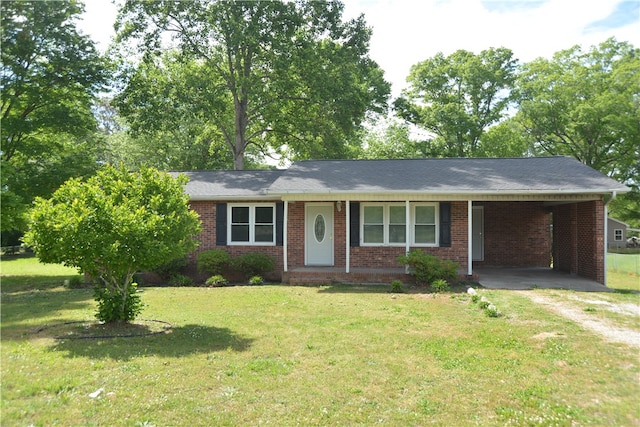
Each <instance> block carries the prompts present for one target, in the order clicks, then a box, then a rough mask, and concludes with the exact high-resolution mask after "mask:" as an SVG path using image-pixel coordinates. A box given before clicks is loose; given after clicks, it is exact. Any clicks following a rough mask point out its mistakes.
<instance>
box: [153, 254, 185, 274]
mask: <svg viewBox="0 0 640 427" xmlns="http://www.w3.org/2000/svg"><path fill="white" fill-rule="evenodd" d="M186 266H187V257H186V256H183V257H178V258H175V259H173V260H171V261H168V262H165V263H163V264H160V265H159V266H157V267H155V268H154V269H153V270H152V271H153V272H154V273H156V274H158V276H160V278H161V279H162V280H168V279H170V278H171V277H172V276H175V275H176V274H180V273H181V272H182V269H183V268H185V267H186Z"/></svg>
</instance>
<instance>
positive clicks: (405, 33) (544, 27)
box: [79, 0, 640, 97]
mask: <svg viewBox="0 0 640 427" xmlns="http://www.w3.org/2000/svg"><path fill="white" fill-rule="evenodd" d="M343 1H344V3H345V11H344V18H345V19H349V18H355V17H357V16H359V15H360V14H364V16H365V20H366V22H367V24H368V25H369V26H370V27H371V28H372V30H373V34H372V37H371V46H370V57H371V58H372V59H373V60H374V61H376V62H377V63H378V65H379V66H380V67H381V68H382V69H383V70H384V71H385V78H386V79H387V80H388V81H389V82H390V83H391V84H392V96H393V97H397V96H398V95H399V94H400V91H401V90H402V89H404V88H406V86H407V85H406V78H407V76H408V75H409V72H410V69H411V66H412V65H414V64H416V63H418V62H421V61H424V60H426V59H428V58H431V57H433V56H434V55H436V54H437V53H438V52H442V53H443V54H445V55H449V54H451V53H453V52H455V51H456V50H458V49H465V50H468V51H471V52H474V53H479V52H480V51H482V50H485V49H488V48H491V47H495V48H497V47H506V48H509V49H511V50H512V51H513V52H514V56H515V57H516V58H518V59H519V60H520V61H521V62H529V61H531V60H533V59H535V58H538V57H544V58H551V57H552V56H553V54H554V53H555V52H558V51H560V50H564V49H568V48H570V47H572V46H574V45H580V46H582V47H583V48H584V49H585V50H587V49H589V47H591V46H593V45H597V44H599V43H601V42H603V41H604V40H606V39H607V38H609V37H615V38H616V39H617V40H618V41H628V42H630V43H632V44H633V45H634V46H636V47H640V0H343ZM85 5H86V7H85V9H86V11H85V14H84V20H83V21H81V22H79V27H80V29H81V31H82V32H84V33H85V34H88V35H90V36H91V37H92V38H93V39H94V40H95V41H96V43H98V48H99V49H100V50H102V51H104V50H106V48H107V46H108V44H109V42H110V39H111V37H112V36H113V34H114V31H113V22H114V20H115V16H116V6H115V5H114V4H113V3H112V0H85Z"/></svg>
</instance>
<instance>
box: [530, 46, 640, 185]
mask: <svg viewBox="0 0 640 427" xmlns="http://www.w3.org/2000/svg"><path fill="white" fill-rule="evenodd" d="M639 75H640V49H637V48H635V47H633V46H632V45H630V44H629V43H626V42H617V41H616V40H615V39H609V40H606V41H605V42H603V43H601V44H600V45H599V46H594V47H592V48H591V49H590V50H589V51H587V52H583V50H582V49H581V48H580V47H579V46H574V47H572V48H571V49H568V50H564V51H560V52H557V53H556V54H555V55H554V56H553V59H552V60H547V59H543V58H540V59H537V60H535V61H533V62H531V63H528V64H525V66H524V67H523V71H522V74H521V76H520V79H519V83H518V86H519V91H520V105H519V110H518V118H519V120H520V122H521V123H522V124H523V125H524V126H525V128H526V129H527V132H528V133H529V135H530V136H531V137H532V138H533V140H534V141H535V149H536V150H537V152H538V153H542V154H546V155H565V156H572V157H575V158H576V159H578V160H580V161H581V162H583V163H585V164H587V165H589V166H591V167H593V168H594V169H597V170H599V171H601V172H602V173H605V174H607V175H610V176H613V177H614V178H617V179H619V180H621V181H626V180H629V179H630V178H633V177H634V175H635V174H634V172H635V173H637V168H638V158H640V152H639V147H640V96H639V95H638V94H640V79H638V76H639ZM635 181H636V183H637V182H638V180H637V175H635Z"/></svg>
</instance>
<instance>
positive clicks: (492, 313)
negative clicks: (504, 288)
mask: <svg viewBox="0 0 640 427" xmlns="http://www.w3.org/2000/svg"><path fill="white" fill-rule="evenodd" d="M484 314H486V315H487V316H489V317H500V316H502V313H500V311H499V310H498V309H497V308H496V306H495V305H493V304H489V305H488V306H487V308H485V309H484Z"/></svg>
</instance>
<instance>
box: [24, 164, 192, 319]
mask: <svg viewBox="0 0 640 427" xmlns="http://www.w3.org/2000/svg"><path fill="white" fill-rule="evenodd" d="M186 182H187V178H186V177H185V176H179V177H178V178H173V177H171V176H170V175H168V174H166V173H162V172H158V171H157V170H155V169H151V168H144V169H142V170H140V171H139V172H136V173H130V172H128V171H127V170H126V169H125V168H124V167H119V168H118V167H113V166H105V167H103V168H102V169H100V170H99V171H98V173H97V174H96V175H95V176H93V177H91V178H89V179H88V180H86V181H81V180H80V179H75V178H74V179H70V180H69V181H67V182H66V183H65V184H63V185H62V186H61V187H60V188H59V189H58V190H56V191H55V192H54V193H53V196H52V197H51V199H42V198H38V199H36V201H35V203H34V207H33V209H32V211H31V214H30V228H29V231H28V232H27V233H26V234H25V237H24V241H25V243H26V244H28V245H29V246H31V247H32V248H33V249H34V250H35V252H36V254H37V255H38V257H39V258H40V261H42V262H45V263H63V264H65V265H67V266H70V267H77V268H79V269H80V270H81V271H83V272H85V273H87V274H89V275H90V276H91V277H93V278H95V279H97V280H98V288H97V289H98V292H97V295H96V299H97V300H98V304H99V312H98V318H99V319H100V320H102V321H105V322H113V321H124V322H127V321H130V320H132V319H133V318H134V317H135V315H136V314H137V308H136V307H137V299H136V297H135V296H134V294H133V293H134V291H135V285H134V284H132V278H133V275H134V273H135V272H136V271H138V270H150V269H152V268H154V267H156V266H158V265H160V264H162V263H164V262H167V261H170V260H173V259H176V258H178V257H180V256H184V255H185V254H187V253H188V252H190V251H192V250H193V249H195V247H196V242H195V240H194V239H193V237H194V236H195V235H196V234H197V233H198V232H199V231H200V221H199V219H198V216H197V214H196V213H195V212H193V211H190V210H189V208H188V196H187V195H186V194H185V193H184V191H183V188H182V187H183V186H184V184H186Z"/></svg>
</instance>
